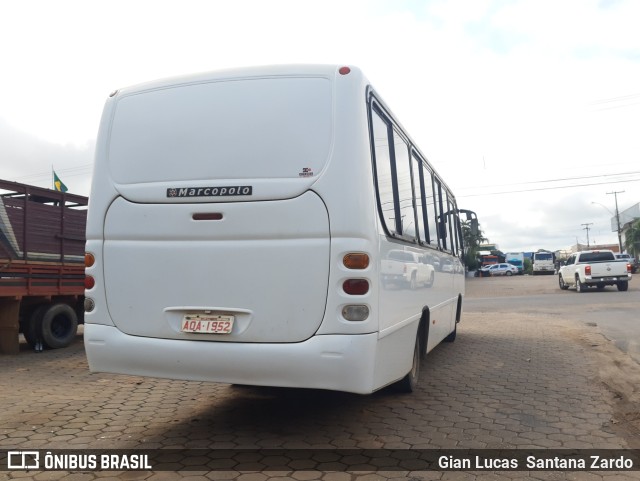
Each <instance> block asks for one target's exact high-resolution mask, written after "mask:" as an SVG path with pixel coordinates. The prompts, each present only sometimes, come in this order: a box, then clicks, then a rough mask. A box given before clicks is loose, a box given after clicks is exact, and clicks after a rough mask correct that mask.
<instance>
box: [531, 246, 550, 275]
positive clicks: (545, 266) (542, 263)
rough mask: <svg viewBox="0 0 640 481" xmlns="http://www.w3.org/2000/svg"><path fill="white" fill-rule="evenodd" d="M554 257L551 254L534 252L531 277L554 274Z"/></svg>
mask: <svg viewBox="0 0 640 481" xmlns="http://www.w3.org/2000/svg"><path fill="white" fill-rule="evenodd" d="M555 261H556V256H555V254H554V253H553V252H546V251H541V252H534V253H533V259H531V262H532V263H533V275H534V276H535V275H538V274H554V273H555V271H556V266H555Z"/></svg>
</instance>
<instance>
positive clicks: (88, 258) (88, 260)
mask: <svg viewBox="0 0 640 481" xmlns="http://www.w3.org/2000/svg"><path fill="white" fill-rule="evenodd" d="M95 263H96V258H95V257H94V256H93V254H92V253H91V252H85V254H84V266H85V267H93V265H94V264H95Z"/></svg>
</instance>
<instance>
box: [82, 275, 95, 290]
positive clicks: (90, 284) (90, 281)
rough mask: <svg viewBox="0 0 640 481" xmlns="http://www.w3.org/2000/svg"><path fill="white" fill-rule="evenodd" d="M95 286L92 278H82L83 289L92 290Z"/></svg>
mask: <svg viewBox="0 0 640 481" xmlns="http://www.w3.org/2000/svg"><path fill="white" fill-rule="evenodd" d="M95 285H96V280H95V279H94V278H93V276H84V288H85V289H93V287H94V286H95Z"/></svg>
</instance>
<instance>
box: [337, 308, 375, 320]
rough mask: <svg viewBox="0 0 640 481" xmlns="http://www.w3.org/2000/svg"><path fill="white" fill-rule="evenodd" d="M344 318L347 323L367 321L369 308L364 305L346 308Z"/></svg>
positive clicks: (343, 311) (343, 313)
mask: <svg viewBox="0 0 640 481" xmlns="http://www.w3.org/2000/svg"><path fill="white" fill-rule="evenodd" d="M342 317H344V318H345V319H346V320H347V321H365V320H366V319H367V318H368V317H369V307H368V306H365V305H364V304H353V305H349V306H344V307H343V308H342Z"/></svg>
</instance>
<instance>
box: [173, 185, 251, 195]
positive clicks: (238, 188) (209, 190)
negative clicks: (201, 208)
mask: <svg viewBox="0 0 640 481" xmlns="http://www.w3.org/2000/svg"><path fill="white" fill-rule="evenodd" d="M238 195H253V186H251V185H233V186H229V187H179V188H175V187H173V188H170V189H167V197H229V196H238Z"/></svg>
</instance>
